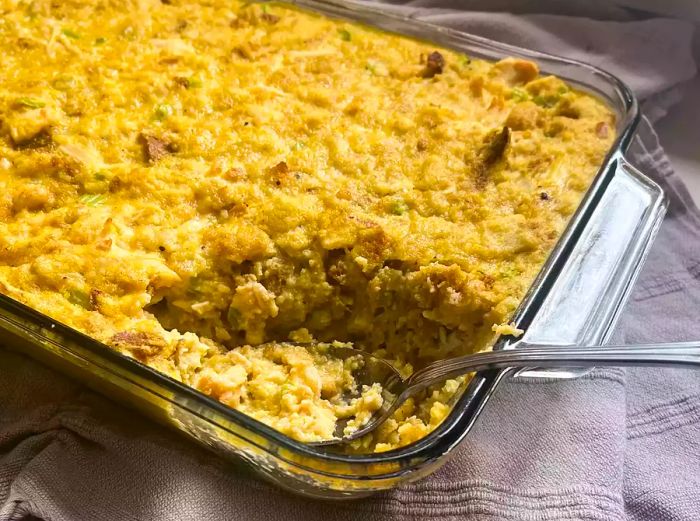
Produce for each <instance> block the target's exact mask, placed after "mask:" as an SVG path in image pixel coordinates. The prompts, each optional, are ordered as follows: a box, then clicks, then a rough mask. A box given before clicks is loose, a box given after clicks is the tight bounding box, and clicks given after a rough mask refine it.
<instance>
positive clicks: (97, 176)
mask: <svg viewBox="0 0 700 521" xmlns="http://www.w3.org/2000/svg"><path fill="white" fill-rule="evenodd" d="M105 180H107V176H106V175H105V173H104V172H97V173H96V174H95V181H105Z"/></svg>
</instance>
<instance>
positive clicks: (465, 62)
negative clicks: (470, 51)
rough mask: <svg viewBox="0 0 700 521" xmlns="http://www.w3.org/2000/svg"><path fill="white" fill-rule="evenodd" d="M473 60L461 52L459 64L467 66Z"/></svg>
mask: <svg viewBox="0 0 700 521" xmlns="http://www.w3.org/2000/svg"><path fill="white" fill-rule="evenodd" d="M471 62H472V59H471V58H470V57H469V56H467V55H466V54H460V55H459V64H460V65H461V66H462V67H466V66H467V65H469V64H470V63H471Z"/></svg>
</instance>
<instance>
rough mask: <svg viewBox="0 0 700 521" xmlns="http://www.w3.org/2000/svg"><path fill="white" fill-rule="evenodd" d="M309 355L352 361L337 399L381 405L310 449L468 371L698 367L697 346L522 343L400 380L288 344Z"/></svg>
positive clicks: (370, 361) (378, 365)
mask: <svg viewBox="0 0 700 521" xmlns="http://www.w3.org/2000/svg"><path fill="white" fill-rule="evenodd" d="M288 345H300V346H302V347H305V348H306V349H308V350H311V351H313V352H315V353H320V354H323V355H325V356H328V357H331V358H336V359H339V360H347V359H350V358H352V359H353V361H354V362H356V363H354V364H353V366H354V367H355V368H354V370H353V377H354V378H355V382H356V384H357V385H356V386H355V389H354V391H353V392H350V393H347V394H346V395H345V396H343V400H345V401H347V402H348V403H349V402H350V401H351V400H352V399H354V398H359V396H360V395H361V392H362V389H363V387H364V386H372V385H373V384H377V383H378V384H381V387H382V390H381V393H382V405H381V406H380V407H379V409H377V410H376V411H375V412H374V413H373V414H372V416H371V417H370V418H369V420H368V421H367V422H366V423H365V424H364V425H362V426H361V427H359V428H358V429H356V430H352V431H348V432H346V429H347V427H348V422H349V421H350V420H352V417H351V418H344V419H339V420H338V421H337V422H336V428H335V432H334V437H333V438H331V439H329V440H324V441H318V442H312V443H310V445H314V446H328V445H337V444H343V443H348V442H350V441H352V440H355V439H357V438H360V437H362V436H364V435H365V434H367V433H369V432H371V431H373V430H374V429H376V428H377V427H378V426H379V425H381V424H382V423H383V422H384V421H386V420H387V419H388V418H389V417H390V416H391V415H392V414H393V413H394V411H396V409H397V408H398V407H399V406H400V405H401V404H402V403H404V402H405V401H406V400H407V399H408V398H410V397H412V396H414V395H415V394H417V393H419V392H421V391H424V390H425V389H427V388H428V387H430V386H431V385H434V384H437V383H440V382H443V381H445V380H448V379H450V378H455V377H457V376H462V375H464V374H467V373H470V372H477V371H485V370H491V369H515V368H533V367H538V368H545V367H546V368H552V367H595V366H614V367H620V366H637V367H645V366H646V367H649V366H651V367H686V368H700V342H677V343H667V344H647V345H629V346H587V347H584V346H572V345H534V344H528V343H525V342H523V341H520V342H517V343H515V344H511V348H509V349H504V350H500V351H487V352H481V353H475V354H469V355H464V356H460V357H456V358H451V359H448V360H441V361H438V362H435V363H432V364H430V365H428V366H426V367H424V368H422V369H420V370H418V371H416V372H415V373H413V374H412V375H411V376H410V377H408V378H406V379H404V378H402V377H401V374H400V373H399V372H398V371H397V370H396V368H394V367H393V366H392V365H391V364H390V363H389V362H387V361H386V360H383V359H381V358H378V357H376V356H374V355H372V354H370V353H367V352H365V351H361V350H359V349H353V348H350V347H347V346H346V345H342V344H321V343H309V344H293V343H288Z"/></svg>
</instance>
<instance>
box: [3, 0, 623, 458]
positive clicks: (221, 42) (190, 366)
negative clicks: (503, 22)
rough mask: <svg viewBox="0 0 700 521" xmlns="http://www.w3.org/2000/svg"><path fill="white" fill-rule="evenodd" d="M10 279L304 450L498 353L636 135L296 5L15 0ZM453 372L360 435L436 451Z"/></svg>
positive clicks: (565, 102) (6, 9)
mask: <svg viewBox="0 0 700 521" xmlns="http://www.w3.org/2000/svg"><path fill="white" fill-rule="evenodd" d="M0 12H1V13H2V16H1V17H0V64H1V65H0V67H1V69H0V70H1V71H2V74H0V290H1V291H2V292H3V293H5V294H7V295H9V296H11V297H13V298H16V299H18V300H20V301H22V302H24V303H26V304H28V305H30V306H31V307H33V308H35V309H37V310H39V311H41V312H43V313H46V314H47V315H49V316H51V317H52V318H54V319H55V320H58V321H60V322H63V323H65V324H67V325H70V326H72V327H74V328H77V329H78V330H80V331H83V332H85V333H86V334H88V335H90V336H92V337H94V338H96V339H98V340H100V341H102V342H104V343H106V344H108V345H109V346H111V347H113V348H114V349H117V350H118V351H120V352H122V353H124V354H126V355H128V356H131V357H133V358H135V359H137V360H139V361H140V362H143V363H145V364H147V365H149V366H151V367H153V368H156V369H158V370H160V371H162V372H163V373H165V374H167V375H169V376H171V377H173V378H175V379H177V380H179V381H182V382H184V383H185V384H188V385H191V386H193V387H195V388H197V389H199V390H200V391H202V392H204V393H206V394H208V395H211V396H213V397H215V398H218V399H219V400H221V401H222V402H223V403H225V404H227V405H230V406H231V407H234V408H236V409H239V410H241V411H243V412H245V413H246V414H249V415H250V416H252V417H254V418H257V419H259V420H261V421H263V422H265V423H267V424H269V425H271V426H272V427H274V428H276V429H279V430H280V431H282V432H284V433H285V434H288V435H290V436H292V437H294V438H296V439H299V440H302V441H318V440H322V439H327V438H330V437H331V436H332V435H333V430H334V426H335V422H336V420H337V419H338V418H350V417H354V418H355V420H354V421H355V424H354V425H355V427H357V426H359V425H361V424H362V422H363V421H366V419H367V418H368V417H369V416H370V415H371V414H372V412H373V411H374V410H376V409H377V408H378V407H380V406H381V400H382V398H381V393H380V388H379V387H378V386H373V387H366V388H364V389H356V390H357V391H358V392H359V393H360V394H361V396H360V397H358V398H356V399H355V400H354V401H352V402H351V403H344V402H343V401H342V399H341V397H342V396H343V394H344V393H347V392H348V391H349V390H353V389H355V387H354V386H356V384H355V382H354V380H353V377H352V367H350V366H351V365H352V363H351V362H347V361H338V360H332V359H329V358H327V357H325V356H323V355H318V354H312V353H309V352H308V351H306V350H305V349H303V348H300V347H298V348H294V347H290V346H288V345H284V344H281V343H280V344H279V345H274V344H273V345H269V346H265V347H256V346H258V345H259V344H262V343H265V342H275V341H278V342H282V341H287V340H294V341H309V340H312V339H316V340H319V341H326V342H331V341H342V342H354V343H356V346H357V347H361V348H362V349H365V350H368V351H371V352H373V353H375V354H377V355H379V356H382V357H383V358H385V359H387V360H390V361H392V362H393V363H395V364H396V365H397V366H398V367H399V368H400V369H401V370H402V371H403V373H404V374H406V375H408V374H410V373H411V372H412V371H413V368H416V367H420V366H423V365H425V364H426V363H429V362H431V361H435V360H440V359H444V358H449V357H453V356H457V355H461V354H465V353H468V352H472V351H479V350H484V349H488V348H489V347H490V346H491V345H492V344H493V342H494V340H495V339H496V337H497V336H498V335H499V334H517V330H515V329H514V328H513V326H511V325H510V324H509V320H510V319H511V316H512V314H513V312H514V310H515V309H516V307H517V305H518V304H519V302H520V300H521V299H522V297H523V296H524V295H525V293H526V291H527V289H528V287H529V286H530V284H531V283H532V281H533V279H534V277H535V276H536V274H537V272H538V270H539V269H540V268H541V266H542V264H543V262H544V260H545V259H546V257H547V256H548V254H549V252H550V251H551V249H552V247H553V245H554V244H555V242H556V241H557V239H558V237H559V236H560V234H561V232H562V231H563V229H564V227H565V226H566V223H567V221H568V219H569V217H570V216H571V214H572V213H573V212H574V210H575V209H576V207H577V206H578V204H579V202H580V200H581V198H582V196H583V194H584V192H585V191H586V189H587V188H588V186H589V184H590V182H591V180H592V179H593V177H594V175H595V174H596V172H597V171H598V169H599V167H600V165H601V163H602V161H603V158H604V156H605V153H606V151H607V150H608V149H609V147H610V145H611V144H612V142H613V140H614V137H615V136H614V133H615V131H614V129H615V121H614V116H613V114H612V112H611V111H610V110H609V108H608V107H606V106H605V105H604V103H602V102H601V101H600V100H598V99H597V98H595V97H593V96H591V95H589V94H586V93H583V92H580V91H577V90H575V89H573V88H571V87H570V86H569V85H567V84H566V83H565V82H564V81H562V80H560V79H558V78H555V77H552V76H543V75H541V74H540V73H539V70H538V68H537V65H536V64H534V63H532V62H529V61H525V60H521V59H513V58H510V59H504V60H501V61H499V62H497V63H490V62H487V61H482V60H479V59H474V58H471V57H469V56H466V55H464V54H461V53H458V52H455V51H452V50H448V49H444V48H440V47H437V46H435V45H434V44H430V43H425V42H420V41H416V40H412V39H409V38H406V37H402V36H398V35H393V34H388V33H383V32H379V31H377V30H374V29H370V28H368V27H364V26H361V25H358V24H355V23H349V22H346V21H339V20H331V19H328V18H325V17H322V16H319V15H316V14H313V13H310V12H306V11H303V10H299V9H297V8H295V7H291V6H287V5H284V4H276V3H275V4H249V3H244V2H238V1H235V0H208V1H206V2H204V1H199V2H190V1H178V0H170V1H168V2H166V1H165V0H162V1H161V0H132V1H129V0H97V1H94V2H79V1H75V0H69V1H62V2H52V1H49V0H34V1H31V2H29V1H17V0H0ZM459 385H460V382H459V381H456V380H451V381H448V382H446V383H445V384H444V385H443V386H440V387H439V388H437V389H432V390H430V391H429V392H427V393H425V395H424V396H423V397H422V398H421V399H416V400H409V401H408V402H406V403H405V404H404V405H403V406H402V407H401V408H400V409H399V410H398V411H397V413H396V414H395V415H394V417H393V418H392V419H390V420H389V421H388V422H387V423H386V424H384V425H382V426H381V428H380V429H379V430H377V431H376V432H374V433H373V434H371V435H368V436H366V437H364V438H362V439H360V440H358V441H357V442H356V443H355V444H354V446H353V447H352V450H356V451H383V450H388V449H392V448H396V447H399V446H402V445H406V444H407V443H410V442H413V441H415V440H417V439H419V438H421V437H423V436H424V435H426V434H427V433H428V432H429V431H430V430H432V429H433V428H434V427H435V426H437V425H438V424H439V423H440V422H441V421H442V420H443V419H444V418H445V416H446V415H447V414H448V412H449V407H448V405H447V404H448V402H449V399H450V397H451V396H453V395H454V394H455V393H456V392H457V390H458V387H459Z"/></svg>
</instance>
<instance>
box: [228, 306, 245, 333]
mask: <svg viewBox="0 0 700 521" xmlns="http://www.w3.org/2000/svg"><path fill="white" fill-rule="evenodd" d="M240 321H241V313H240V312H239V311H238V310H237V309H236V308H234V307H229V308H228V312H227V313H226V322H228V324H229V326H231V327H232V328H233V329H239V328H240Z"/></svg>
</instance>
